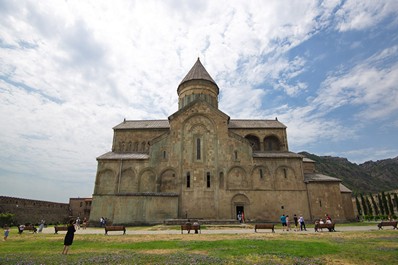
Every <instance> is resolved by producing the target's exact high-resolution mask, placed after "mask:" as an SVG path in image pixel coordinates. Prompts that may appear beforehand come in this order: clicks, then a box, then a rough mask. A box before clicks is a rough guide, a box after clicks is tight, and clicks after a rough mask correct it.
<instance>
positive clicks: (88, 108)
mask: <svg viewBox="0 0 398 265" xmlns="http://www.w3.org/2000/svg"><path fill="white" fill-rule="evenodd" d="M378 3H379V2H378ZM339 4H340V2H339V1H323V2H322V3H317V2H316V1H309V0H308V1H298V0H297V1H279V0H274V1H260V0H259V1H181V0H174V1H111V2H110V1H73V0H69V1H18V2H13V1H2V2H1V3H0V118H1V120H2V125H0V126H1V128H0V129H1V130H0V147H1V148H2V150H3V153H2V155H1V159H0V161H3V162H2V163H0V170H3V171H7V172H11V173H10V175H9V176H11V175H14V176H18V177H20V176H22V175H24V174H26V175H29V176H30V174H31V173H35V174H36V175H37V176H40V177H42V178H43V179H46V181H47V182H46V183H47V185H48V186H51V187H52V189H57V187H56V185H55V184H54V182H52V181H53V180H54V179H57V180H58V179H59V178H62V179H68V181H69V182H70V183H75V182H78V181H80V180H82V179H83V180H87V182H86V183H88V184H89V185H87V187H88V188H87V189H86V190H85V193H86V194H82V195H81V196H86V195H87V194H91V192H92V184H93V183H92V179H93V177H94V174H95V170H96V161H95V157H96V156H99V155H101V154H102V153H104V152H107V151H109V150H110V147H111V144H112V129H111V128H112V127H113V126H115V125H116V124H118V123H119V122H121V121H122V119H123V118H124V117H125V118H127V119H155V118H157V119H159V118H160V119H164V118H166V117H167V116H168V115H170V114H172V113H173V112H175V111H176V110H177V92H176V89H177V86H178V84H179V82H180V81H181V80H182V78H183V77H184V75H185V74H186V73H187V72H188V71H189V69H190V67H192V65H193V64H194V62H195V60H196V57H197V56H200V58H201V61H202V63H203V64H204V65H205V67H206V69H207V70H208V71H209V73H210V74H211V76H212V77H213V78H214V79H215V80H216V82H217V83H218V85H219V87H220V89H221V93H222V95H221V102H220V108H221V110H222V111H225V112H226V113H227V114H229V115H231V117H233V118H240V117H244V118H264V117H269V115H267V114H269V113H273V112H279V113H278V115H279V116H280V117H281V119H280V120H285V121H284V122H286V123H287V124H289V135H291V136H292V139H291V142H297V143H298V144H303V145H304V144H309V143H311V142H314V141H316V140H314V139H319V137H331V138H333V137H335V136H336V135H337V134H338V130H339V129H340V128H341V127H340V126H341V125H339V123H338V121H336V120H327V119H325V118H324V117H323V116H322V115H321V114H320V113H317V112H316V111H317V109H316V108H315V107H313V106H311V107H309V108H306V107H295V108H293V109H292V110H290V109H280V110H269V109H267V108H266V106H263V99H264V97H266V96H267V95H269V94H270V93H269V92H270V91H272V90H274V89H275V90H277V91H278V92H281V91H282V92H283V93H284V95H288V96H291V97H293V96H297V95H299V94H300V93H301V92H303V91H306V90H307V86H308V84H307V83H306V82H305V81H295V82H292V81H291V80H292V79H295V78H297V77H298V76H300V75H301V74H302V73H303V72H304V71H306V64H307V60H306V59H307V58H306V57H295V58H289V56H288V52H289V51H290V50H291V49H293V48H295V47H297V46H298V45H300V44H301V43H303V42H304V41H306V40H309V39H310V38H311V36H313V35H314V34H317V32H318V31H320V30H322V29H324V28H327V27H328V26H330V23H332V22H331V21H332V16H333V11H334V10H335V9H336V8H337V7H338V5H339ZM361 7H363V8H362V9H366V10H371V9H372V6H371V4H368V3H366V4H364V5H361ZM386 7H393V8H390V9H392V10H396V9H394V8H395V4H392V3H390V2H388V4H386V5H385V6H384V7H383V8H381V9H380V8H374V10H378V11H380V12H381V13H380V14H375V13H371V14H370V15H368V17H369V18H371V19H372V20H373V23H374V22H375V21H376V22H377V21H381V20H382V18H384V17H385V16H387V15H389V14H391V12H388V11H387V10H386ZM341 10H342V11H340V13H339V19H340V18H341V20H339V23H340V24H338V25H339V27H340V29H341V30H348V29H358V22H356V20H355V19H356V17H357V16H355V14H356V13H355V12H354V11H355V10H354V9H352V7H351V4H350V3H349V2H348V1H347V2H345V4H343V7H342V9H341ZM358 12H362V11H358ZM368 20H369V21H370V19H368ZM368 20H366V21H368ZM363 21H365V20H363ZM365 25H370V24H369V23H367V24H365ZM386 52H387V51H386ZM392 52H393V51H390V53H392ZM379 56H382V54H380V55H379ZM376 59H377V58H376V57H375V58H374V60H376ZM372 71H375V72H374V73H373V72H372ZM363 73H366V76H367V78H368V79H367V80H368V81H369V82H370V81H372V82H379V83H382V82H384V81H385V80H388V81H389V82H385V84H383V85H380V88H379V91H382V92H383V95H384V96H385V95H387V94H388V93H390V92H394V91H392V86H391V85H390V84H392V83H394V82H395V83H396V79H395V77H394V76H396V66H392V67H390V69H389V71H386V70H384V69H382V68H377V67H376V68H371V67H368V66H367V65H366V64H363V65H362V66H358V67H357V68H356V70H353V71H351V73H350V75H349V74H348V73H347V74H346V75H344V74H343V75H339V77H341V79H342V80H341V81H339V82H340V83H338V82H337V81H338V80H337V79H333V78H334V77H336V76H337V75H336V76H330V78H329V79H328V80H327V81H326V82H325V85H324V86H325V88H326V87H331V88H333V89H332V90H333V91H334V92H333V91H332V92H327V93H329V95H330V96H336V98H339V97H340V98H341V97H343V96H345V95H346V93H345V92H344V91H345V90H343V89H342V87H344V86H348V87H350V93H353V95H354V96H355V97H356V98H355V99H356V100H361V101H360V102H359V101H358V102H354V103H355V104H366V105H367V106H369V107H370V108H369V110H372V113H373V115H376V116H382V115H385V114H388V113H391V112H394V111H395V109H394V107H393V106H394V105H393V103H394V101H393V99H396V98H395V97H389V99H390V100H391V102H388V101H383V103H386V104H387V106H385V107H380V108H379V107H377V102H376V101H374V100H375V99H379V100H384V99H383V98H382V97H376V98H374V97H372V94H371V92H372V90H371V86H370V85H368V84H364V85H363V86H362V87H363V88H364V91H365V92H363V94H360V93H359V91H357V90H353V89H352V88H351V87H352V86H353V85H354V84H357V83H358V82H360V78H359V77H360V74H363ZM375 74H376V75H375ZM377 75H380V76H382V77H383V78H385V79H383V80H381V79H377V78H376V77H375V76H377ZM335 81H336V82H335ZM335 83H336V84H335ZM333 93H334V94H333ZM358 95H359V96H358ZM322 99H323V98H322ZM324 99H325V100H326V101H324V102H323V103H322V104H326V103H327V102H328V101H327V100H329V101H331V103H330V104H336V100H332V99H330V98H328V97H326V96H324ZM353 100H354V98H353ZM378 111H380V113H379V112H378ZM280 113H282V114H280ZM383 113H384V114H383ZM305 114H308V116H307V115H305ZM281 115H282V116H281ZM304 124H305V126H303V125H304ZM344 129H346V128H344ZM21 178H22V177H21ZM4 187H5V186H4ZM8 187H10V186H8ZM2 190H3V188H1V190H0V191H2ZM80 191H81V192H83V191H82V190H80ZM42 193H43V194H45V193H46V192H44V190H43V192H42ZM55 194H57V192H55ZM58 194H59V195H58V196H59V198H58V199H60V198H63V199H64V200H66V199H67V196H70V194H68V192H67V191H63V190H59V192H58ZM43 196H44V195H43ZM49 196H50V195H49ZM51 196H54V193H52V194H51ZM47 199H50V197H48V198H47Z"/></svg>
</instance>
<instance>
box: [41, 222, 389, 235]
mask: <svg viewBox="0 0 398 265" xmlns="http://www.w3.org/2000/svg"><path fill="white" fill-rule="evenodd" d="M385 229H388V228H385ZM377 230H378V228H377V226H376V224H374V225H369V226H339V225H338V224H337V225H336V231H337V232H345V231H377ZM323 231H324V232H327V229H324V230H323ZM43 233H48V234H50V233H54V227H47V228H44V229H43ZM58 233H59V234H65V233H66V232H65V231H60V232H58ZM109 233H111V234H116V233H122V232H121V231H115V232H109ZM185 233H186V231H184V234H185ZM251 233H254V228H249V227H245V228H239V226H237V227H236V228H235V227H234V228H225V227H221V228H219V229H217V228H215V227H211V228H209V229H204V230H202V234H251ZM260 233H271V230H269V229H268V230H260ZM275 233H303V234H305V233H307V234H308V233H315V231H314V228H308V229H307V231H298V232H295V231H294V230H290V231H282V229H281V228H277V229H275ZM76 234H105V230H104V228H91V227H89V228H87V229H82V228H80V229H78V230H77V231H76ZM126 234H128V235H175V234H181V230H179V229H173V230H164V229H160V230H153V227H148V229H145V228H144V229H140V230H135V229H129V227H127V231H126Z"/></svg>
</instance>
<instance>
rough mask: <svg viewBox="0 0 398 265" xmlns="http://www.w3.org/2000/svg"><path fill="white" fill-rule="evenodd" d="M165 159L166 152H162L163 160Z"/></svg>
mask: <svg viewBox="0 0 398 265" xmlns="http://www.w3.org/2000/svg"><path fill="white" fill-rule="evenodd" d="M166 158H167V153H166V151H163V159H166Z"/></svg>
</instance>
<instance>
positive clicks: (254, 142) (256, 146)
mask: <svg viewBox="0 0 398 265" xmlns="http://www.w3.org/2000/svg"><path fill="white" fill-rule="evenodd" d="M245 138H246V139H247V140H248V141H249V142H250V145H251V147H252V149H253V151H260V140H259V139H258V137H257V136H255V135H251V134H249V135H246V136H245Z"/></svg>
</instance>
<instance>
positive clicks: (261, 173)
mask: <svg viewBox="0 0 398 265" xmlns="http://www.w3.org/2000/svg"><path fill="white" fill-rule="evenodd" d="M259 171H260V178H263V177H264V174H263V169H262V168H260V170H259Z"/></svg>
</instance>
